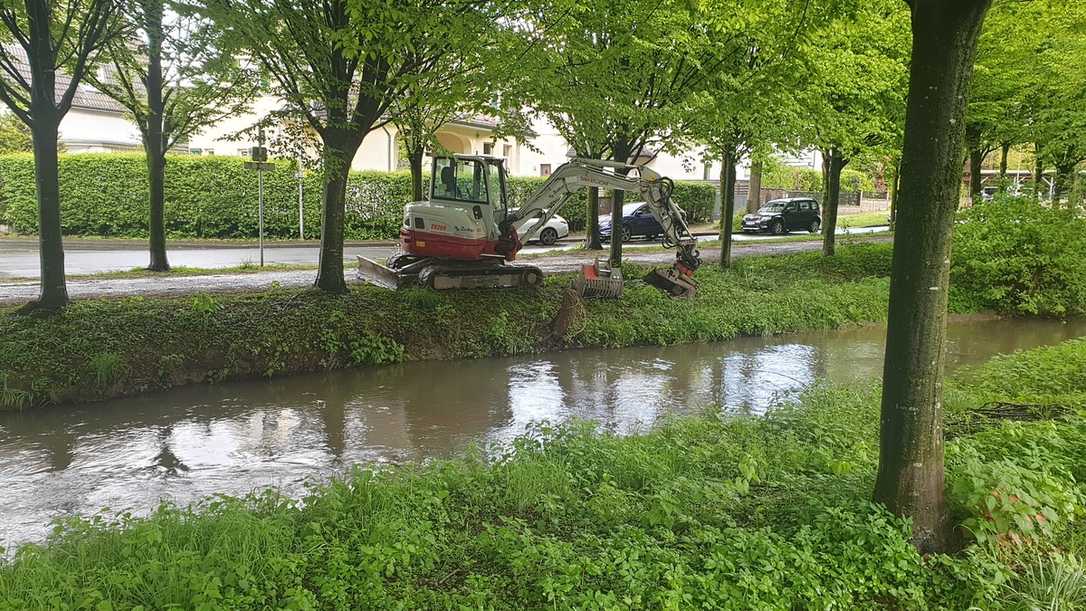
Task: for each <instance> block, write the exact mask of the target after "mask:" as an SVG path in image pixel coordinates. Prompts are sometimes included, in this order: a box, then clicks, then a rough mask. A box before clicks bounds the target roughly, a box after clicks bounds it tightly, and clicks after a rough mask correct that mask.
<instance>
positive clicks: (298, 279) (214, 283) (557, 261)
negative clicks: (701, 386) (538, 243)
mask: <svg viewBox="0 0 1086 611" xmlns="http://www.w3.org/2000/svg"><path fill="white" fill-rule="evenodd" d="M870 240H873V241H889V240H890V238H889V237H872V238H870ZM821 247H822V243H821V242H819V241H806V242H776V243H769V244H757V243H753V244H744V245H742V246H739V247H737V248H736V249H735V250H734V251H733V256H735V257H737V258H738V257H745V256H750V255H764V254H784V253H791V252H803V251H809V250H818V249H820V248H821ZM369 248H377V247H369ZM384 248H387V249H391V248H392V247H384ZM303 250H305V249H303ZM642 250H644V249H642ZM637 251H638V249H637V248H627V249H625V252H624V256H623V259H624V260H626V261H629V262H633V263H639V264H643V265H667V264H670V263H671V262H672V261H674V254H673V253H671V252H640V253H639V252H637ZM384 252H386V253H387V252H391V250H386V251H384ZM140 254H141V256H142V252H141V253H140ZM595 254H596V253H586V252H584V251H577V252H571V253H569V254H557V253H556V254H555V255H553V256H549V257H541V258H535V259H528V260H527V261H526V262H528V263H530V264H531V265H535V266H537V267H539V268H540V269H542V270H543V271H544V272H547V273H554V272H568V271H575V270H577V269H579V268H580V266H581V264H582V263H584V262H585V261H587V260H591V259H592V257H593V256H595ZM718 256H719V253H718V252H714V251H706V252H703V253H702V259H703V261H704V262H705V263H711V262H712V261H714V260H716V259H717V258H718ZM344 276H345V277H346V278H347V280H348V282H356V280H355V266H354V265H353V261H352V262H351V263H348V264H347V265H346V266H345V270H344ZM313 278H314V271H313V270H300V271H281V272H261V273H245V274H237V273H229V274H208V275H202V276H168V277H152V278H147V277H143V278H101V279H95V278H87V279H70V280H69V281H68V294H69V295H70V296H71V297H73V298H80V297H84V298H87V297H127V296H133V295H165V296H170V295H174V296H177V295H186V294H194V293H205V292H230V291H246V290H260V289H267V288H269V287H271V286H273V285H278V286H282V287H303V286H308V285H311V284H312V283H313ZM37 295H38V284H37V282H34V281H27V280H19V281H16V280H8V281H5V280H4V279H3V278H0V303H23V302H26V301H30V300H32V299H34V298H35V297H37Z"/></svg>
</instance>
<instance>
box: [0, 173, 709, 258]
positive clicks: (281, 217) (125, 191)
mask: <svg viewBox="0 0 1086 611" xmlns="http://www.w3.org/2000/svg"><path fill="white" fill-rule="evenodd" d="M294 172H295V169H294V166H293V165H292V164H291V163H288V162H277V163H276V164H275V169H274V170H271V171H268V172H266V173H265V175H264V206H265V210H264V231H265V234H266V235H268V236H271V237H280V238H290V237H297V236H298V181H297V179H296V178H294ZM544 180H545V179H543V178H539V177H512V178H510V180H509V182H508V188H509V195H510V202H509V205H510V206H512V207H516V206H519V205H520V204H521V203H522V202H523V201H524V199H525V198H526V197H527V196H529V195H530V194H531V193H533V192H534V191H535V190H536V189H538V188H539V187H540V186H541V185H542V184H543V182H544ZM427 182H428V181H427ZM425 188H427V189H428V187H425ZM60 189H61V201H62V206H63V216H62V221H63V228H64V232H65V233H66V234H70V235H97V236H125V237H144V236H146V235H147V214H148V212H147V165H146V163H145V162H144V159H143V156H142V155H132V154H79V155H66V156H62V157H61V160H60ZM302 191H303V203H304V206H303V208H304V211H305V226H306V228H307V229H306V232H307V233H306V236H307V237H309V238H315V237H318V236H319V234H320V196H321V176H320V175H319V174H316V173H308V174H306V177H305V179H304V183H303V189H302ZM586 197H587V196H585V195H581V196H580V197H579V198H575V199H574V200H573V201H571V202H570V203H569V204H567V205H566V207H565V208H564V209H563V210H562V216H563V217H565V218H566V219H568V220H569V221H570V225H571V226H572V228H573V229H579V228H581V227H584V223H585V208H586V202H587V199H586ZM674 197H675V200H676V201H677V202H679V203H680V205H682V206H683V207H684V209H685V210H686V211H687V214H688V215H689V219H690V220H691V222H701V221H704V220H708V219H709V217H710V215H711V214H712V210H713V200H714V197H715V191H714V189H713V187H712V186H711V185H705V184H700V183H684V182H679V183H677V184H676V186H675V195H674ZM410 201H411V179H410V175H409V174H407V173H406V172H394V173H386V172H369V171H366V172H352V173H351V174H350V177H349V179H348V186H347V203H346V221H345V233H346V237H347V238H348V239H394V238H396V237H397V236H398V234H399V227H400V224H401V223H402V222H403V206H404V205H405V204H407V203H409V202H410ZM0 223H4V224H10V225H11V226H12V228H13V229H14V230H15V231H17V232H20V233H34V232H36V231H37V227H38V215H37V203H36V201H35V199H34V160H33V158H32V157H31V156H29V155H0ZM166 230H167V232H168V234H169V235H171V236H174V237H192V238H246V237H255V236H256V235H257V176H256V173H255V172H254V171H253V170H247V169H245V167H244V159H242V158H233V157H192V156H184V155H174V156H170V157H168V161H167V163H166Z"/></svg>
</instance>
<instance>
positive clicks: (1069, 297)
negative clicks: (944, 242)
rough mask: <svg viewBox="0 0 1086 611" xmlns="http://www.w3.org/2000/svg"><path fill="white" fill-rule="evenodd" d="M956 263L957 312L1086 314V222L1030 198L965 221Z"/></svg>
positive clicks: (1001, 203)
mask: <svg viewBox="0 0 1086 611" xmlns="http://www.w3.org/2000/svg"><path fill="white" fill-rule="evenodd" d="M960 220H961V222H960V223H958V224H957V225H956V226H955V235H954V254H953V261H952V264H951V284H952V285H953V286H954V287H955V289H956V292H955V293H952V297H954V298H955V302H956V304H957V305H962V304H963V302H962V301H961V300H962V299H964V298H966V297H968V298H969V299H970V300H975V301H972V302H969V303H964V305H965V307H967V308H970V307H971V308H977V307H983V308H992V309H994V310H997V311H999V312H1005V313H1008V314H1039V315H1043V316H1080V315H1082V314H1084V313H1086V265H1083V261H1086V219H1083V218H1082V217H1080V216H1078V215H1076V214H1075V213H1073V212H1071V211H1067V210H1060V209H1055V208H1051V207H1047V206H1044V205H1042V204H1040V203H1039V202H1036V201H1034V200H1033V199H1032V198H997V200H995V201H992V202H986V203H978V204H977V205H975V206H973V207H972V208H969V209H967V210H965V211H963V212H962V213H961V214H960Z"/></svg>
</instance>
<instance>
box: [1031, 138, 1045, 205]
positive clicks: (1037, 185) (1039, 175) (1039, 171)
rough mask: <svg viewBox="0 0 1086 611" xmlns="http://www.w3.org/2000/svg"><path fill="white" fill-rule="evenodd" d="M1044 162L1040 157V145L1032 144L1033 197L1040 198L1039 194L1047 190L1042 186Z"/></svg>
mask: <svg viewBox="0 0 1086 611" xmlns="http://www.w3.org/2000/svg"><path fill="white" fill-rule="evenodd" d="M1044 175H1045V162H1044V160H1043V159H1041V145H1040V144H1038V143H1034V145H1033V198H1034V199H1041V194H1042V193H1044V192H1045V191H1047V189H1045V188H1044V184H1045V183H1044Z"/></svg>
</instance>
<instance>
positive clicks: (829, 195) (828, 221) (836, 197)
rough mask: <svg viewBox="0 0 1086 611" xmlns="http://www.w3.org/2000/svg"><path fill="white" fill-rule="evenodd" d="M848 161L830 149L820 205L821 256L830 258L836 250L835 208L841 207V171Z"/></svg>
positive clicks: (833, 149) (839, 153) (838, 152)
mask: <svg viewBox="0 0 1086 611" xmlns="http://www.w3.org/2000/svg"><path fill="white" fill-rule="evenodd" d="M847 163H848V160H847V159H845V158H844V156H842V155H841V151H840V150H839V149H836V148H832V149H830V157H829V165H828V166H827V172H826V201H825V202H823V204H822V255H823V256H825V257H832V256H833V255H834V253H835V252H836V248H837V208H838V207H839V206H840V205H841V170H842V169H844V167H845V164H847Z"/></svg>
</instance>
